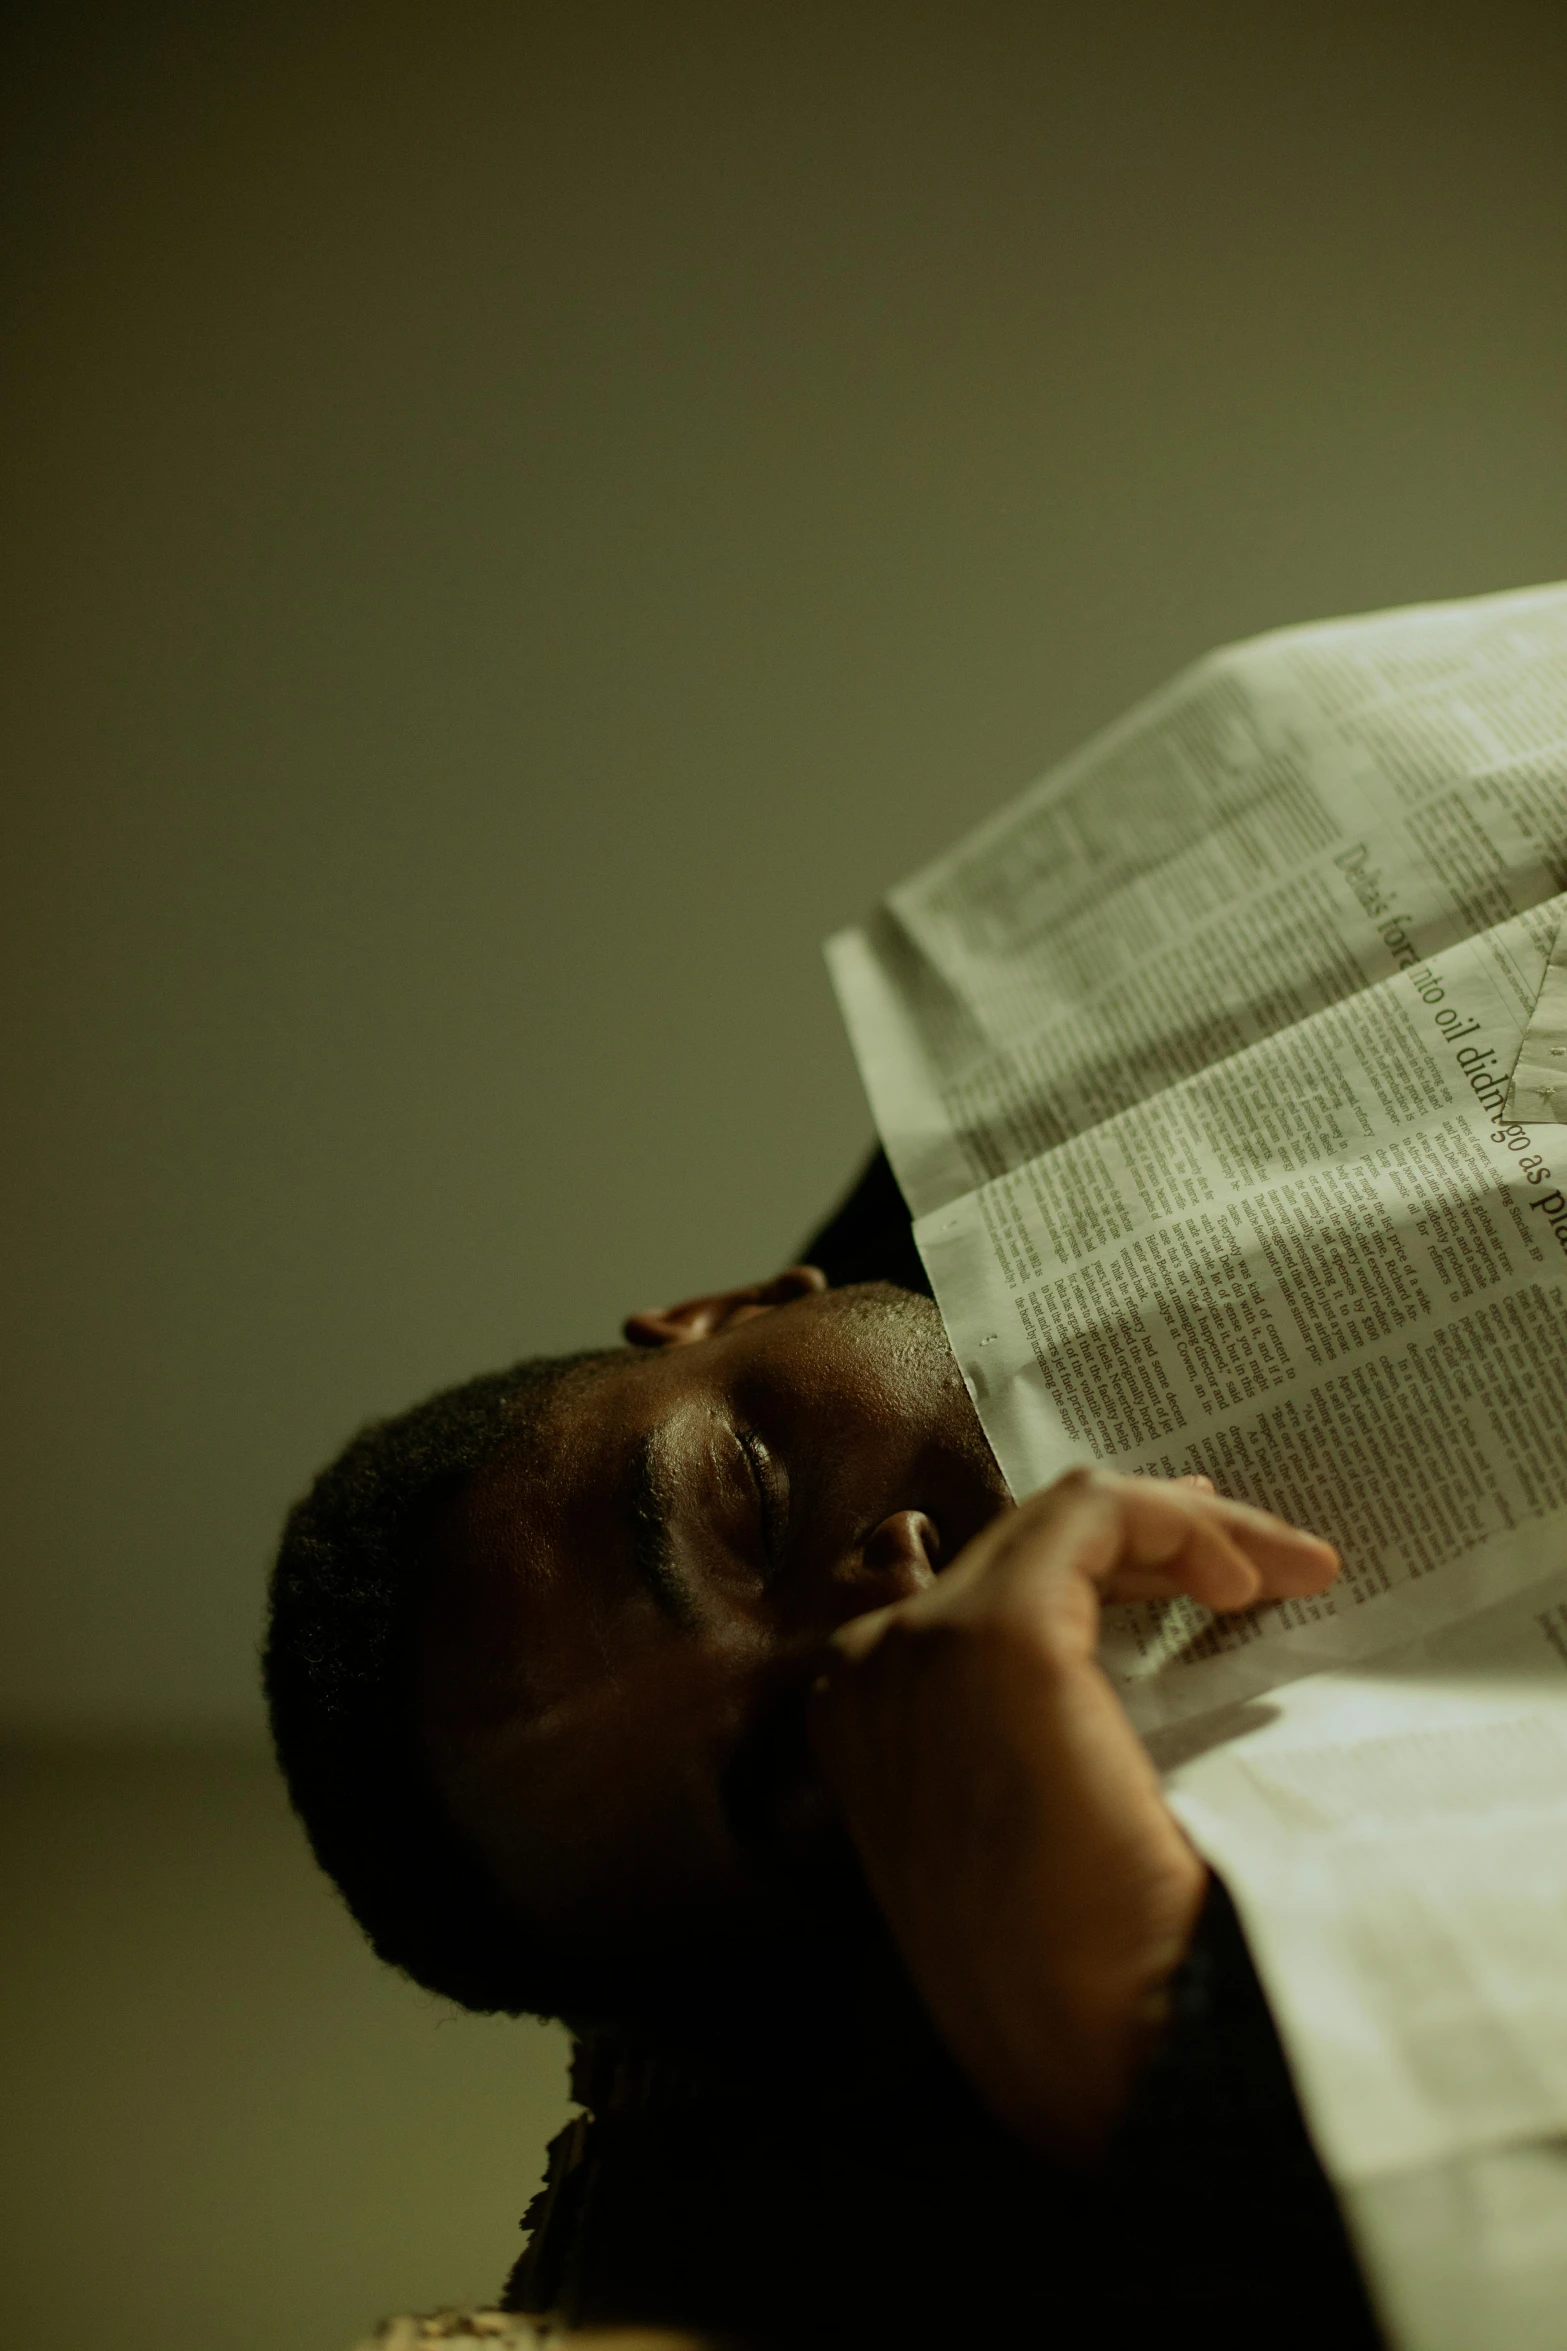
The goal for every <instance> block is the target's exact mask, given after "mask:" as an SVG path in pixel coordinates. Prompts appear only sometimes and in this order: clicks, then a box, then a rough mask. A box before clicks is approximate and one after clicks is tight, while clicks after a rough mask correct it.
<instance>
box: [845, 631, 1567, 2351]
mask: <svg viewBox="0 0 1567 2351" xmlns="http://www.w3.org/2000/svg"><path fill="white" fill-rule="evenodd" d="M1564 914H1567V587H1552V588H1543V589H1535V590H1530V591H1527V592H1524V593H1519V594H1511V595H1505V596H1494V597H1487V598H1482V599H1478V600H1475V601H1472V602H1467V603H1462V604H1446V605H1434V606H1426V607H1419V608H1415V609H1412V610H1408V611H1401V612H1395V613H1388V614H1379V615H1375V616H1372V617H1371V618H1368V619H1358V620H1348V621H1334V622H1329V623H1326V624H1323V625H1320V626H1316V627H1312V628H1305V629H1293V630H1286V631H1281V632H1278V633H1276V634H1273V635H1270V636H1267V637H1263V638H1260V639H1258V640H1256V641H1254V642H1252V643H1250V644H1246V645H1242V646H1239V647H1234V648H1231V649H1229V650H1227V651H1225V652H1222V653H1219V654H1217V655H1214V656H1213V657H1211V658H1210V659H1208V660H1206V661H1204V662H1201V663H1199V664H1198V665H1197V666H1196V667H1195V668H1194V669H1192V670H1190V671H1188V672H1187V673H1186V674H1185V675H1184V676H1182V677H1180V678H1178V679H1177V680H1176V681H1175V682H1174V683H1173V684H1172V685H1171V686H1169V687H1168V688H1167V689H1166V690H1165V691H1164V692H1163V693H1161V694H1159V695H1157V696H1155V697H1154V698H1153V699H1152V700H1151V701H1149V702H1148V703H1146V704H1144V705H1143V706H1142V707H1141V708H1139V709H1138V710H1136V711H1134V712H1133V713H1132V714H1131V715H1130V716H1129V717H1128V718H1127V719H1125V720H1124V721H1123V722H1122V723H1121V724H1119V725H1118V726H1116V727H1113V728H1111V729H1110V730H1109V731H1108V732H1107V733H1106V734H1104V735H1102V736H1101V737H1099V738H1098V739H1097V740H1096V741H1095V742H1093V743H1091V744H1090V745H1089V746H1088V747H1087V748H1086V749H1085V750H1084V751H1082V752H1081V753H1079V754H1078V755H1077V756H1076V757H1075V758H1073V759H1071V760H1069V761H1068V762H1067V763H1066V764H1065V765H1064V766H1062V767H1061V768H1059V769H1057V770H1056V771H1055V772H1054V773H1052V774H1051V775H1049V776H1047V777H1045V778H1044V779H1043V781H1042V782H1041V783H1039V784H1038V785H1036V786H1035V787H1034V788H1033V789H1032V790H1031V791H1029V792H1027V793H1026V794H1025V795H1024V796H1023V798H1022V799H1021V800H1020V801H1018V802H1017V803H1016V804H1015V805H1014V806H1013V807H1011V808H1009V809H1006V810H1004V811H1003V812H1002V813H1001V814H1000V815H999V816H997V817H995V818H993V819H991V820H990V821H989V822H987V823H985V824H983V825H982V826H981V827H980V828H979V829H978V830H977V831H976V832H975V833H973V834H972V835H971V836H970V837H969V838H967V839H966V840H964V841H963V842H962V843H960V845H959V846H958V848H957V849H956V850H955V851H954V852H953V853H952V854H951V855H950V856H948V857H946V858H944V859H942V860H941V861H940V862H939V863H937V864H936V865H934V866H932V867H930V868H929V869H927V870H926V871H925V872H923V873H921V874H919V875H917V876H915V877H914V879H912V880H911V881H909V882H907V883H905V884H904V885H903V886H902V887H900V888H899V889H896V890H894V891H893V892H892V893H891V894H890V895H889V897H888V898H887V899H886V901H885V902H884V904H883V905H882V907H881V908H880V909H879V910H878V912H877V913H876V915H875V916H874V917H873V919H872V920H871V921H870V922H869V923H867V924H866V925H865V926H864V927H863V928H862V929H859V930H856V931H851V932H848V933H846V934H844V935H842V936H841V937H839V938H837V939H835V940H833V941H831V942H830V944H829V948H828V955H829V961H830V964H831V968H832V972H833V976H834V980H835V984H836V986H837V989H838V994H839V998H840V1002H841V1004H842V1006H843V1010H844V1013H845V1016H846V1019H847V1021H848V1025H849V1029H850V1033H851V1036H852V1039H853V1042H854V1046H855V1050H856V1053H857V1056H858V1059H859V1062H860V1067H861V1070H862V1073H863V1076H864V1079H865V1083H866V1087H867V1091H868V1093H869V1095H870V1098H871V1103H872V1108H873V1110H874V1112H875V1115H876V1120H877V1124H878V1127H879V1128H880V1131H881V1134H882V1138H883V1141H884V1143H885V1145H886V1148H887V1151H888V1155H889V1157H890V1158H891V1160H892V1163H893V1166H894V1168H895V1170H896V1172H897V1175H898V1178H899V1181H900V1183H901V1184H902V1186H903V1189H904V1192H905V1195H906V1196H907V1198H908V1199H909V1201H910V1205H911V1207H912V1208H913V1210H914V1212H915V1215H916V1225H915V1233H916V1239H917V1240H918V1243H919V1246H920V1250H921V1253H922V1255H923V1257H924V1260H925V1263H926V1265H927V1267H928V1268H929V1271H930V1274H931V1279H932V1284H933V1287H934V1289H935V1292H936V1296H937V1300H938V1302H939V1304H940V1307H941V1310H942V1314H943V1317H944V1319H945V1322H946V1327H947V1331H948V1334H949V1337H950V1339H951V1342H952V1346H953V1349H954V1352H955V1354H956V1357H957V1360H958V1362H959V1364H960V1366H961V1368H962V1371H963V1374H964V1377H965V1379H966V1381H967V1383H968V1386H969V1389H970V1392H971V1394H972V1395H973V1397H974V1400H975V1404H976V1408H977V1409H978V1412H979V1414H980V1418H981V1420H982V1422H983V1425H984V1427H985V1430H986V1434H987V1436H988V1437H989V1439H990V1441H991V1444H992V1445H993V1447H994V1449H995V1451H996V1454H997V1457H998V1459H999V1461H1000V1463H1001V1466H1002V1469H1003V1470H1004V1472H1005V1474H1006V1476H1007V1479H1008V1481H1009V1483H1010V1484H1011V1486H1012V1488H1013V1490H1014V1492H1017V1493H1022V1492H1027V1491H1030V1490H1032V1489H1033V1488H1035V1487H1037V1486H1039V1485H1041V1484H1043V1483H1044V1482H1046V1481H1047V1480H1048V1479H1049V1478H1051V1477H1052V1476H1054V1475H1055V1474H1056V1473H1057V1472H1059V1471H1060V1470H1061V1469H1063V1468H1065V1467H1067V1466H1068V1465H1069V1464H1070V1463H1072V1462H1074V1461H1081V1460H1083V1459H1085V1458H1088V1459H1094V1460H1099V1461H1103V1462H1106V1463H1108V1464H1110V1465H1112V1466H1114V1467H1116V1468H1118V1469H1124V1470H1139V1471H1146V1472H1151V1473H1153V1474H1157V1475H1174V1474H1177V1473H1179V1472H1181V1471H1185V1470H1192V1469H1201V1470H1204V1471H1206V1472H1207V1473H1208V1474H1209V1475H1210V1476H1212V1477H1213V1479H1214V1480H1215V1482H1216V1483H1217V1484H1218V1486H1219V1487H1220V1488H1221V1490H1223V1491H1225V1492H1227V1493H1230V1494H1234V1495H1238V1496H1241V1497H1243V1498H1245V1499H1247V1500H1251V1501H1255V1502H1259V1503H1263V1504H1265V1505H1267V1506H1268V1507H1269V1508H1272V1509H1275V1510H1278V1511H1280V1512H1281V1513H1282V1514H1283V1515H1284V1516H1286V1517H1288V1518H1290V1519H1293V1520H1295V1521H1297V1522H1298V1523H1301V1524H1304V1525H1307V1526H1310V1527H1312V1528H1314V1529H1315V1530H1316V1531H1318V1532H1320V1533H1323V1534H1326V1535H1328V1536H1330V1537H1331V1538H1332V1539H1333V1540H1334V1541H1335V1542H1337V1543H1338V1545H1339V1546H1340V1548H1341V1550H1342V1552H1343V1554H1344V1558H1345V1570H1344V1574H1343V1576H1342V1578H1341V1580H1340V1582H1339V1583H1338V1584H1337V1585H1336V1586H1335V1587H1334V1588H1333V1590H1332V1591H1331V1592H1329V1593H1327V1594H1325V1595H1324V1596H1323V1597H1322V1598H1320V1599H1317V1600H1306V1601H1287V1602H1281V1603H1278V1604H1276V1605H1274V1606H1271V1607H1268V1608H1264V1609H1260V1610H1257V1611H1255V1612H1254V1613H1252V1614H1250V1615H1248V1616H1245V1617H1241V1618H1224V1619H1219V1618H1213V1617H1211V1616H1209V1615H1208V1614H1207V1613H1206V1612H1205V1611H1203V1610H1201V1609H1199V1608H1197V1607H1195V1606H1193V1605H1190V1604H1187V1603H1184V1602H1179V1603H1171V1604H1161V1605H1150V1606H1145V1607H1139V1608H1135V1609H1120V1610H1114V1611H1111V1612H1108V1616H1107V1624H1106V1632H1105V1641H1104V1651H1103V1654H1104V1661H1105V1664H1106V1668H1107V1670H1108V1671H1109V1672H1110V1673H1111V1675H1112V1677H1113V1678H1114V1679H1115V1680H1116V1681H1117V1682H1118V1683H1119V1684H1120V1686H1121V1688H1122V1692H1123V1695H1124V1697H1125V1699H1126V1702H1127V1705H1128V1707H1129V1710H1130V1711H1131V1713H1132V1716H1133V1719H1134V1720H1135V1721H1136V1722H1137V1723H1138V1725H1139V1727H1140V1728H1141V1729H1142V1730H1143V1732H1144V1734H1145V1736H1147V1737H1148V1738H1149V1740H1150V1744H1151V1745H1152V1746H1153V1748H1154V1750H1155V1753H1156V1754H1157V1755H1158V1756H1159V1757H1160V1759H1161V1761H1162V1762H1163V1763H1164V1764H1165V1766H1166V1768H1167V1772H1168V1785H1169V1788H1170V1793H1171V1800H1172V1802H1173V1803H1174V1804H1175V1805H1176V1808H1177V1810H1178V1811H1180V1812H1181V1814H1182V1817H1183V1818H1184V1819H1185V1821H1186V1823H1187V1825H1188V1828H1189V1829H1190V1831H1191V1833H1192V1834H1193V1836H1194V1837H1195V1838H1196V1840H1197V1842H1198V1843H1199V1845H1200V1846H1201V1847H1202V1848H1203V1849H1204V1850H1205V1851H1206V1852H1207V1853H1209V1854H1210V1856H1211V1857H1212V1858H1213V1859H1214V1861H1215V1862H1216V1863H1217V1864H1218V1865H1219V1866H1220V1867H1221V1868H1222V1870H1223V1871H1224V1873H1225V1875H1226V1878H1227V1880H1228V1882H1229V1884H1230V1886H1231V1890H1232V1892H1233V1893H1234V1895H1235V1898H1236V1900H1237V1902H1238V1904H1239V1906H1240V1908H1241V1911H1242V1914H1243V1916H1244V1917H1245V1919H1246V1923H1247V1927H1248V1932H1249V1934H1250V1936H1251V1939H1252V1943H1253V1947H1254V1949H1255V1951H1256V1953H1257V1956H1258V1963H1259V1966H1260V1968H1261V1971H1262V1973H1263V1975H1264V1978H1265V1980H1266V1982H1267V1984H1268V1987H1269V1991H1270V1996H1271V1998H1272V2000H1273V2005H1274V2008H1275V2012H1276V2014H1277V2015H1278V2018H1279V2022H1280V2027H1281V2030H1282V2032H1283V2034H1284V2037H1285V2041H1286V2046H1287V2047H1288V2049H1289V2051H1290V2055H1291V2058H1292V2062H1293V2063H1294V2065H1295V2068H1296V2071H1297V2074H1298V2077H1299V2080H1300V2085H1301V2092H1302V2098H1303V2102H1304V2104H1305V2108H1306V2112H1307V2115H1308V2119H1309V2120H1310V2122H1311V2125H1312V2128H1313V2131H1314V2134H1315V2136H1316V2138H1317V2141H1318V2144H1319V2147H1320V2149H1321V2151H1322V2153H1323V2156H1324V2160H1325V2162H1326V2163H1327V2164H1328V2167H1329V2169H1330V2171H1331V2172H1332V2174H1333V2176H1334V2177H1335V2178H1336V2179H1337V2180H1338V2182H1339V2183H1340V2185H1341V2187H1342V2188H1343V2189H1344V2190H1345V2192H1346V2195H1347V2196H1349V2197H1350V2199H1351V2209H1352V2214H1353V2215H1355V2216H1358V2217H1357V2219H1356V2225H1357V2226H1359V2227H1360V2228H1361V2230H1362V2234H1363V2237H1364V2239H1365V2242H1366V2245H1367V2250H1368V2257H1369V2259H1370V2261H1371V2265H1372V2269H1373V2272H1374V2273H1375V2274H1380V2271H1379V2263H1381V2265H1382V2268H1383V2269H1385V2270H1386V2278H1385V2279H1384V2285H1385V2288H1386V2292H1385V2306H1386V2307H1387V2308H1388V2309H1389V2310H1390V2311H1391V2310H1393V2309H1394V2306H1395V2305H1397V2307H1398V2308H1399V2309H1403V2308H1404V2305H1403V2304H1401V2303H1399V2294H1400V2293H1401V2292H1402V2291H1403V2288H1402V2286H1401V2285H1399V2284H1398V2280H1399V2279H1400V2278H1402V2277H1403V2276H1404V2272H1405V2270H1406V2269H1407V2267H1408V2263H1407V2262H1405V2261H1403V2259H1402V2256H1400V2255H1399V2254H1398V2252H1397V2250H1396V2248H1397V2247H1398V2246H1400V2245H1403V2246H1406V2247H1407V2245H1409V2244H1411V2243H1413V2242H1414V2237H1411V2235H1410V2231H1411V2229H1412V2228H1414V2236H1415V2237H1418V2236H1419V2234H1420V2228H1416V2227H1415V2224H1414V2223H1413V2222H1411V2220H1410V2218H1409V2216H1410V2214H1411V2213H1412V2212H1414V2213H1421V2214H1424V2213H1428V2212H1429V2210H1431V2209H1434V2208H1435V2207H1432V2206H1431V2205H1430V2202H1429V2198H1428V2199H1427V2201H1426V2202H1425V2203H1422V2202H1421V2200H1420V2198H1419V2197H1418V2196H1414V2197H1413V2198H1412V2193H1406V2194H1403V2195H1402V2200H1400V2193H1399V2192H1396V2191H1395V2187H1394V2185H1393V2184H1392V2183H1397V2182H1400V2181H1402V2182H1404V2183H1406V2186H1407V2183H1408V2182H1409V2181H1411V2180H1415V2179H1425V2180H1428V2181H1429V2180H1430V2179H1431V2178H1435V2177H1436V2176H1438V2174H1439V2173H1440V2174H1441V2176H1442V2177H1444V2178H1446V2179H1448V2180H1449V2182H1451V2180H1452V2179H1453V2178H1457V2177H1458V2176H1459V2173H1458V2172H1454V2170H1453V2167H1454V2166H1458V2167H1460V2170H1461V2168H1462V2167H1463V2166H1465V2165H1471V2166H1472V2165H1474V2164H1476V2163H1481V2164H1484V2163H1494V2162H1499V2161H1500V2160H1501V2154H1502V2151H1505V2150H1507V2149H1513V2150H1515V2151H1516V2150H1518V2149H1520V2148H1524V2147H1527V2146H1535V2147H1539V2146H1542V2145H1545V2144H1547V2143H1548V2142H1550V2141H1552V2140H1553V2139H1554V2138H1557V2137H1561V2138H1563V2139H1567V1833H1564V1831H1567V1817H1564V1815H1567V1125H1559V1124H1556V1123H1554V1122H1555V1120H1556V1119H1558V1118H1560V1117H1562V1116H1563V1115H1564V1114H1567V923H1564V922H1563V919H1562V918H1563V916H1564ZM1520 2160H1522V2159H1521V2158H1520ZM1541 2160H1542V2164H1543V2169H1541V2170H1540V2171H1539V2172H1538V2178H1539V2179H1545V2180H1557V2181H1561V2180H1564V2179H1567V2163H1559V2164H1556V2165H1555V2167H1554V2168H1553V2167H1552V2164H1551V2163H1550V2162H1548V2161H1545V2159H1544V2158H1542V2159H1541ZM1443 2167H1447V2168H1446V2170H1445V2171H1444V2170H1443ZM1462 2176H1463V2177H1465V2178H1466V2179H1467V2178H1469V2177H1470V2175H1469V2174H1468V2173H1463V2175H1462ZM1475 2176H1476V2177H1478V2176H1479V2175H1478V2174H1477V2175H1475ZM1486 2176H1488V2177H1489V2176H1490V2175H1489V2174H1488V2175H1486ZM1530 2176H1531V2177H1535V2176H1536V2175H1534V2174H1531V2175H1530ZM1471 2184H1472V2183H1471ZM1454 2192H1455V2193H1456V2191H1454ZM1466 2193H1467V2191H1466ZM1476 2193H1478V2191H1476ZM1542 2193H1543V2191H1542ZM1357 2199H1358V2201H1357ZM1471 2200H1472V2199H1471ZM1438 2201H1440V2199H1439V2200H1438ZM1443 2209H1446V2207H1445V2206H1444V2207H1443ZM1562 2209H1563V2221H1564V2227H1567V2203H1564V2204H1563V2208H1562ZM1389 2214H1392V2215H1393V2216H1394V2217H1393V2218H1392V2219H1390V2218H1389V2217H1388V2216H1389ZM1424 2225H1425V2224H1424V2222H1423V2221H1422V2222H1421V2224H1420V2227H1424ZM1538 2234H1539V2237H1540V2242H1541V2243H1544V2242H1545V2241H1546V2239H1547V2238H1548V2237H1549V2234H1550V2232H1549V2231H1544V2230H1542V2231H1540V2232H1538ZM1558 2241H1560V2239H1558ZM1475 2243H1476V2245H1478V2243H1479V2238H1478V2237H1476V2238H1475ZM1379 2247H1381V2248H1382V2252H1381V2253H1379V2251H1378V2248H1379ZM1389 2247H1392V2248H1394V2250H1392V2251H1389V2250H1388V2248H1389ZM1384 2255H1385V2260H1384V2258H1383V2256H1384ZM1455 2258H1456V2256H1455ZM1476 2258H1477V2259H1478V2258H1479V2256H1478V2254H1477V2255H1476ZM1388 2281H1392V2282H1388ZM1417 2299H1418V2297H1417ZM1444 2306H1445V2307H1448V2308H1456V2307H1457V2306H1458V2302H1457V2300H1456V2299H1455V2297H1454V2296H1451V2295H1450V2296H1448V2297H1447V2301H1446V2304H1445V2305H1444ZM1413 2307H1414V2305H1413V2304H1410V2305H1409V2308H1411V2309H1412V2308H1413ZM1390 2323H1394V2321H1392V2320H1390ZM1397 2323H1399V2324H1402V2323H1403V2321H1398V2322H1397ZM1520 2323H1521V2322H1520ZM1409 2324H1411V2325H1414V2324H1417V2322H1416V2321H1414V2320H1410V2321H1409ZM1418 2325H1419V2326H1424V2325H1425V2321H1424V2320H1420V2321H1418ZM1406 2339H1408V2340H1409V2341H1411V2342H1414V2341H1416V2340H1422V2341H1423V2339H1424V2338H1423V2337H1422V2336H1420V2335H1419V2334H1418V2332H1417V2334H1415V2335H1409V2334H1408V2333H1407V2328H1406ZM1432 2339H1433V2341H1434V2340H1435V2338H1434V2337H1433V2338H1432ZM1493 2339H1496V2340H1500V2338H1493ZM1524 2339H1525V2337H1524V2336H1522V2335H1520V2336H1519V2341H1520V2342H1522V2341H1523V2340H1524Z"/></svg>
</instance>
